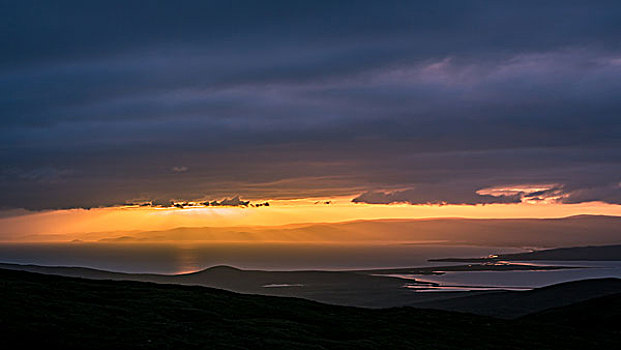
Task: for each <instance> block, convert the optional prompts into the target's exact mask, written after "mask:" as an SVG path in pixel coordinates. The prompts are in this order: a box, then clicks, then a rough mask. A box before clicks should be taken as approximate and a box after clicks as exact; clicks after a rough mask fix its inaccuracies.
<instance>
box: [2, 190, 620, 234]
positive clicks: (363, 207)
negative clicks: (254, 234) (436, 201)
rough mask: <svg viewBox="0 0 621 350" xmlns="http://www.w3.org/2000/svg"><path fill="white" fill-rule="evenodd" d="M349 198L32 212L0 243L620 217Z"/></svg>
mask: <svg viewBox="0 0 621 350" xmlns="http://www.w3.org/2000/svg"><path fill="white" fill-rule="evenodd" d="M351 199H352V197H332V198H306V199H295V200H269V202H270V206H269V207H242V208H240V207H198V206H196V207H187V208H183V209H180V208H154V207H113V208H99V209H90V210H85V209H71V210H54V211H45V212H33V213H26V214H24V215H19V216H5V217H4V218H0V225H1V226H0V227H2V232H1V236H0V240H2V241H14V240H22V239H23V238H24V237H26V236H32V235H46V236H47V235H50V236H49V237H50V238H54V239H53V240H63V238H64V236H66V235H69V234H75V233H80V234H85V233H97V232H113V231H117V232H130V231H157V230H167V229H172V228H177V227H243V226H247V227H254V226H282V225H290V224H299V223H334V222H342V221H352V220H377V219H423V218H442V217H462V218H486V219H489V218H559V217H565V216H571V215H579V214H595V215H614V216H621V205H613V204H605V203H600V202H591V203H581V204H549V203H538V204H534V203H519V204H488V205H474V206H473V205H443V206H438V205H409V204H391V205H382V204H360V203H352V202H351ZM326 202H329V203H330V204H326ZM53 235H57V236H53ZM35 240H37V239H35Z"/></svg>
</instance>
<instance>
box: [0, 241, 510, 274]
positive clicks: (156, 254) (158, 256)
mask: <svg viewBox="0 0 621 350" xmlns="http://www.w3.org/2000/svg"><path fill="white" fill-rule="evenodd" d="M519 251H521V250H520V249H515V248H498V247H473V246H445V245H435V244H434V245H425V244H418V245H416V244H403V245H367V244H349V245H341V244H273V243H270V244H262V243H243V244H200V245H172V244H102V243H76V244H3V245H0V262H7V263H19V264H36V265H57V266H83V267H92V268H97V269H103V270H110V271H119V272H150V273H182V272H192V271H197V270H201V269H204V268H207V267H211V266H215V265H230V266H235V267H239V268H244V269H264V270H303V269H324V270H339V269H368V268H391V267H410V266H434V265H437V263H429V262H427V259H430V258H437V257H446V256H451V257H453V256H454V257H472V256H487V255H489V254H491V253H498V252H502V253H513V252H519ZM444 265H446V263H444Z"/></svg>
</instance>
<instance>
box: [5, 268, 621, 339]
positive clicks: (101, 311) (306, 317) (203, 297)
mask: <svg viewBox="0 0 621 350" xmlns="http://www.w3.org/2000/svg"><path fill="white" fill-rule="evenodd" d="M596 305H599V306H597V307H605V305H601V303H597V304H596ZM615 305H618V302H617V304H615ZM581 310H582V308H577V309H573V310H569V311H567V312H561V314H562V317H564V318H566V317H572V318H573V317H580V313H581V312H583V311H581ZM591 311H593V310H591ZM609 311H610V310H609ZM556 312H559V311H558V310H557V311H556ZM616 312H617V313H618V310H617V311H616ZM576 313H577V314H576ZM595 314H596V313H595ZM555 323H556V319H555V317H554V316H553V315H552V316H547V318H546V319H543V320H542V319H540V318H538V319H536V320H535V321H530V320H529V319H528V318H526V319H521V320H499V319H494V318H490V317H485V316H475V315H470V314H461V313H454V312H446V311H438V310H419V309H413V308H407V307H406V308H393V309H383V310H372V309H361V308H353V307H344V306H331V305H325V304H320V303H317V302H312V301H307V300H302V299H295V298H282V297H269V296H257V295H244V294H236V293H232V292H227V291H222V290H217V289H211V288H204V287H192V286H180V285H162V284H153V283H144V282H129V281H99V280H86V279H79V278H69V277H60V276H51V275H41V274H35V273H30V272H23V271H10V270H1V269H0V337H1V338H0V339H1V340H2V342H3V348H14V347H15V348H27V347H29V346H38V348H54V347H55V346H62V347H63V348H88V349H95V348H99V349H102V348H106V349H119V348H153V349H173V348H174V349H191V348H210V349H214V348H216V349H218V348H228V349H244V348H255V349H256V348H266V349H267V348H269V349H275V348H286V349H304V348H308V349H310V348H315V349H364V348H366V349H378V348H388V349H397V348H408V349H587V348H589V349H591V348H602V349H612V348H619V346H621V339H619V336H618V332H617V331H616V330H615V329H612V330H611V329H608V328H606V329H587V330H585V329H581V328H580V327H578V328H575V327H571V325H566V324H564V325H561V326H557V325H555Z"/></svg>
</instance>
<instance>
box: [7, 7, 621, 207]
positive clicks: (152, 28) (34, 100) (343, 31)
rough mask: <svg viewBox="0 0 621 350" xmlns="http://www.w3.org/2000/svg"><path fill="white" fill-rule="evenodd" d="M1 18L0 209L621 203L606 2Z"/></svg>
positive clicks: (122, 10)
mask: <svg viewBox="0 0 621 350" xmlns="http://www.w3.org/2000/svg"><path fill="white" fill-rule="evenodd" d="M0 13H1V15H0V16H1V17H2V23H3V24H2V31H3V36H1V37H0V43H1V46H0V47H2V49H1V51H2V55H0V123H1V124H2V128H1V130H0V147H1V148H0V157H1V159H2V165H1V168H0V191H1V193H2V196H1V197H0V207H4V208H26V209H50V208H71V207H97V206H109V205H118V204H122V203H128V202H132V201H136V200H155V199H157V200H162V201H168V202H169V201H201V200H203V201H204V200H207V199H209V198H225V197H226V198H228V196H230V195H231V194H236V193H239V194H240V195H241V196H242V197H243V198H248V199H249V200H255V199H265V198H281V199H285V198H301V197H309V196H332V195H357V194H361V195H359V196H358V197H357V199H356V201H358V202H368V203H392V202H404V203H412V204H427V203H433V204H443V203H444V204H446V203H455V204H487V203H514V202H519V201H522V200H525V199H528V198H540V196H545V195H546V194H545V193H541V194H537V193H535V194H534V195H533V194H532V193H522V194H511V195H498V196H497V195H490V194H481V192H477V191H480V190H481V189H486V188H492V187H502V186H514V185H520V184H555V185H556V187H555V188H554V190H555V191H556V192H554V198H556V200H558V201H560V202H564V203H580V202H585V201H604V202H608V203H616V204H619V203H621V186H620V185H619V184H620V183H621V175H620V174H621V151H620V149H621V137H620V135H621V93H620V91H621V40H619V39H620V38H621V24H620V22H619V20H618V19H619V18H621V5H619V4H618V2H615V1H598V2H593V1H549V2H545V4H542V3H541V2H535V1H519V2H518V1H516V2H513V1H509V2H496V1H438V2H433V3H417V2H410V1H383V2H378V1H352V2H348V1H339V2H308V1H267V2H255V1H209V2H206V1H187V2H184V3H183V4H175V3H173V2H158V1H153V2H148V3H144V2H139V1H122V2H116V1H88V2H84V1H61V2H35V1H15V2H8V1H6V2H2V4H1V5H0ZM529 196H530V197H529ZM550 196H551V195H550V193H548V197H546V198H550Z"/></svg>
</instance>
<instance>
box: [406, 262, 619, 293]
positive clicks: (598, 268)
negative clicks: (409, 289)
mask: <svg viewBox="0 0 621 350" xmlns="http://www.w3.org/2000/svg"><path fill="white" fill-rule="evenodd" d="M524 263H529V264H530V263H531V262H524ZM532 263H533V264H535V263H536V264H539V265H563V266H580V267H585V268H574V269H567V270H534V271H471V272H462V271H455V272H450V271H449V272H446V273H445V274H443V275H431V276H430V275H425V276H420V275H419V276H417V275H408V276H402V278H404V279H416V280H417V281H425V282H430V283H434V284H438V285H440V286H441V287H446V288H452V287H459V288H462V290H463V289H464V288H466V289H469V290H478V289H477V288H478V287H481V286H482V287H485V288H503V289H528V288H537V287H544V286H548V285H551V284H557V283H563V282H570V281H577V280H582V279H591V278H609V277H613V278H621V261H571V262H568V261H546V262H542V261H533V262H532Z"/></svg>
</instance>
